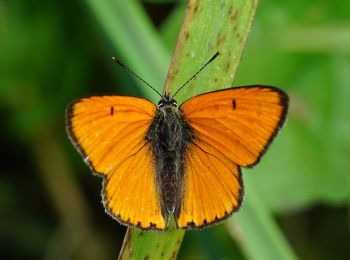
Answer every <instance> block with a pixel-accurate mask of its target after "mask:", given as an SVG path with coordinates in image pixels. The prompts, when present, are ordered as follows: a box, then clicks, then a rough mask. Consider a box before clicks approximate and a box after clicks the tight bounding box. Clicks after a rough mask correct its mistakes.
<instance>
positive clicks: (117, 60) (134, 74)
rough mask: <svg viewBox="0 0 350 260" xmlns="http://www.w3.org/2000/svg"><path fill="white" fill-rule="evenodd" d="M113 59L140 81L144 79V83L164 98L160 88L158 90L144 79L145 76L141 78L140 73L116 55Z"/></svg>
mask: <svg viewBox="0 0 350 260" xmlns="http://www.w3.org/2000/svg"><path fill="white" fill-rule="evenodd" d="M112 60H113V61H114V62H115V63H117V64H118V65H119V66H120V67H122V68H124V69H126V70H127V71H128V72H129V73H130V74H131V75H133V76H134V77H135V78H137V79H139V80H140V81H142V82H143V83H144V84H146V85H147V86H149V87H150V88H151V89H153V90H154V91H155V92H156V93H157V94H158V95H159V96H160V97H161V98H163V95H162V94H160V93H159V92H158V90H156V89H155V88H154V87H152V85H151V84H149V83H148V82H147V81H146V80H144V79H143V78H141V77H140V76H139V75H137V74H136V73H135V72H133V71H132V70H131V69H129V68H128V67H127V66H126V65H125V64H124V63H122V62H121V61H120V60H119V59H118V58H116V57H114V56H113V57H112Z"/></svg>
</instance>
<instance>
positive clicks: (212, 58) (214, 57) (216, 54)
mask: <svg viewBox="0 0 350 260" xmlns="http://www.w3.org/2000/svg"><path fill="white" fill-rule="evenodd" d="M219 55H220V52H217V53H215V54H214V55H213V57H211V58H210V60H208V61H207V63H205V64H204V65H203V66H202V67H201V68H200V69H199V70H198V71H197V72H196V73H195V74H194V75H193V76H192V77H191V78H190V79H189V80H187V81H186V82H185V83H184V84H183V85H182V86H181V87H180V88H179V89H178V90H177V91H176V92H175V94H174V95H173V96H172V98H174V97H175V96H176V94H177V93H178V92H179V91H180V90H181V89H183V87H185V86H186V85H187V84H188V83H189V82H190V81H191V80H192V79H194V78H195V77H196V76H197V75H198V74H199V73H200V72H201V71H202V70H203V69H204V68H205V67H206V66H207V65H209V63H211V62H212V61H213V60H215V59H216V58H217V57H218V56H219Z"/></svg>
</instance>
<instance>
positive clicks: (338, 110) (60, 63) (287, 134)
mask: <svg viewBox="0 0 350 260" xmlns="http://www.w3.org/2000/svg"><path fill="white" fill-rule="evenodd" d="M185 7H186V2H185V1H180V2H179V1H170V0H168V1H165V0H163V1H161V0H158V1H155V0H153V1H151V0H149V1H125V2H124V1H119V2H118V1H114V2H113V1H97V0H86V1H42V0H37V1H18V0H12V1H6V2H5V1H1V2H0V116H1V117H0V118H1V128H0V131H1V139H0V143H1V148H2V149H1V157H0V158H1V167H0V169H1V175H0V258H1V259H40V258H43V259H115V258H116V257H117V255H118V252H119V250H120V247H121V244H122V240H123V237H124V233H125V228H124V227H122V226H120V225H119V224H118V223H117V222H116V221H114V220H112V219H111V218H110V217H109V216H108V215H106V214H105V213H104V209H103V206H102V204H101V203H100V201H101V197H100V187H101V179H100V178H97V177H94V176H93V175H92V174H91V173H90V170H89V169H88V167H87V166H86V165H85V164H84V163H83V160H82V159H81V157H80V155H79V154H78V153H77V152H76V151H75V150H74V148H73V146H72V145H71V143H70V142H69V140H68V138H67V136H66V133H65V120H64V113H65V108H66V106H67V104H68V103H69V102H70V101H71V100H74V99H76V98H78V97H80V96H83V95H87V94H101V93H115V94H125V95H138V96H147V97H149V98H151V99H153V97H154V96H151V94H149V92H148V91H149V90H148V89H147V90H146V89H145V87H144V86H143V87H140V85H139V83H136V82H135V80H134V79H133V78H131V77H130V75H128V74H127V73H126V72H125V71H123V70H122V69H121V68H119V67H117V66H116V65H115V64H113V63H112V61H111V56H113V55H117V56H119V57H121V58H122V60H124V62H125V63H126V64H128V65H129V66H130V67H131V68H132V69H133V70H135V71H137V72H138V73H139V74H140V75H142V76H143V78H144V79H145V80H147V81H149V82H150V83H151V84H153V85H155V86H156V87H158V89H161V88H162V84H163V83H164V82H161V81H159V80H158V78H160V77H162V78H163V79H165V77H166V72H167V67H166V66H162V65H163V64H166V65H169V63H170V58H171V54H172V52H173V49H174V46H175V43H176V37H177V34H178V32H179V28H180V25H181V21H182V18H183V15H184V11H185ZM349 14H350V2H348V1H340V0H337V1H326V0H322V1H303V0H295V1H292V2H291V1H284V2H281V1H277V0H262V1H260V3H259V7H258V11H257V15H256V18H255V21H254V23H253V29H252V32H251V34H250V36H249V39H248V45H247V48H246V50H245V54H244V56H243V59H242V63H241V66H240V68H239V70H238V74H237V77H236V82H235V85H237V86H238V85H251V84H265V85H272V86H278V87H280V88H282V89H284V90H285V91H286V92H287V93H288V94H289V95H290V98H291V104H290V113H289V116H288V122H287V124H286V125H285V127H284V129H283V131H281V133H280V135H279V136H278V137H277V139H276V140H275V142H274V144H273V145H272V146H271V148H270V150H269V152H268V153H267V154H266V155H265V156H264V158H263V159H262V161H261V163H260V164H259V165H258V166H256V167H255V168H254V169H252V170H243V175H249V181H253V182H254V188H255V189H256V190H257V193H258V194H259V197H260V200H261V203H264V204H265V205H266V206H267V208H268V209H269V210H271V212H272V213H273V215H274V219H275V221H276V223H277V224H278V226H279V227H280V228H281V230H282V232H283V233H284V235H285V236H286V238H287V240H288V241H289V243H290V245H291V246H292V248H293V249H294V250H295V252H296V254H297V255H298V256H299V257H300V258H301V259H350V215H349V206H350V170H349V169H350V102H349V98H350V84H349V82H350V80H349V78H350V16H349ZM149 64H152V66H153V67H152V66H151V65H149ZM155 68H156V69H155ZM154 71H156V72H157V73H158V74H157V75H155V74H154ZM152 73H153V74H152ZM159 75H160V76H159ZM227 87H229V86H227ZM153 101H156V100H153ZM244 177H245V176H244ZM247 185H249V183H247ZM248 199H249V193H247V194H246V200H248ZM244 210H245V209H244V204H243V207H242V211H244ZM237 214H240V213H237ZM190 257H192V258H193V257H196V258H200V259H219V258H220V259H222V258H226V259H232V258H235V259H246V255H245V254H244V252H242V250H241V248H240V246H239V243H237V242H236V241H235V240H234V239H233V238H232V237H231V235H230V232H229V231H228V228H227V226H226V225H225V224H223V225H218V226H215V227H213V228H210V229H206V230H204V231H200V232H198V231H191V232H187V233H186V236H185V240H184V243H183V246H182V248H181V250H180V254H179V258H180V259H188V258H190Z"/></svg>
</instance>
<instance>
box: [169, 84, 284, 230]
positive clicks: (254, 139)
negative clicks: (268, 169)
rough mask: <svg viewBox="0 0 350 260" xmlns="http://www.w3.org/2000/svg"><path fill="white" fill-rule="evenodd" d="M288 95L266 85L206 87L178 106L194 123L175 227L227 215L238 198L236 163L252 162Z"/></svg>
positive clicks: (278, 123)
mask: <svg viewBox="0 0 350 260" xmlns="http://www.w3.org/2000/svg"><path fill="white" fill-rule="evenodd" d="M287 108H288V96H287V95H286V94H285V93H284V92H282V91H281V90H278V89H276V88H272V87H262V86H251V87H239V88H232V89H227V90H221V91H216V92H211V93H207V94H203V95H199V96H196V97H194V98H191V99H189V100H188V101H186V102H185V103H183V104H182V105H181V106H180V109H181V110H182V111H183V114H184V116H185V118H186V119H187V121H188V122H189V123H190V125H191V126H192V128H193V129H194V134H195V139H194V140H193V141H192V143H191V144H190V145H189V147H188V149H187V152H186V155H185V157H186V159H185V161H186V165H185V167H186V168H185V176H184V182H183V183H184V184H183V197H182V200H181V203H180V205H179V206H178V209H177V211H176V214H175V218H176V221H177V225H178V227H180V228H201V227H203V226H207V225H210V224H213V223H216V222H218V221H220V220H222V219H225V218H226V217H228V216H230V215H231V214H232V213H233V212H234V211H236V210H237V209H238V208H239V207H240V204H241V201H242V197H243V186H242V180H241V173H240V166H245V167H249V166H253V165H254V164H256V163H257V162H258V161H259V158H260V157H261V155H262V154H263V152H264V151H265V150H266V149H267V147H268V145H269V144H270V142H271V141H272V139H273V137H274V136H275V135H276V133H277V131H278V129H279V128H280V127H281V126H282V124H283V122H284V120H285V116H286V113H287Z"/></svg>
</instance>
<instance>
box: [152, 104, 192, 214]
mask: <svg viewBox="0 0 350 260" xmlns="http://www.w3.org/2000/svg"><path fill="white" fill-rule="evenodd" d="M193 138H194V135H193V130H192V128H191V127H190V125H189V124H188V122H187V121H186V119H185V118H184V116H183V114H182V112H181V111H180V110H179V109H178V107H177V104H176V101H175V100H173V99H171V98H164V99H162V100H161V101H160V102H159V104H158V109H157V111H156V115H155V117H154V119H153V121H152V123H151V125H150V127H149V130H148V132H147V135H146V139H147V140H148V141H149V142H150V144H151V147H152V150H153V155H154V158H155V169H156V176H157V184H158V187H159V190H160V193H161V201H162V204H163V205H162V206H163V209H164V210H166V212H174V210H175V208H176V205H177V204H178V203H179V196H180V194H181V189H182V180H183V173H184V161H185V160H184V153H185V151H186V147H187V146H188V143H189V142H190V141H191V140H192V139H193Z"/></svg>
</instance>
